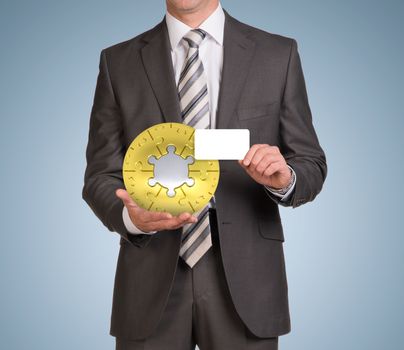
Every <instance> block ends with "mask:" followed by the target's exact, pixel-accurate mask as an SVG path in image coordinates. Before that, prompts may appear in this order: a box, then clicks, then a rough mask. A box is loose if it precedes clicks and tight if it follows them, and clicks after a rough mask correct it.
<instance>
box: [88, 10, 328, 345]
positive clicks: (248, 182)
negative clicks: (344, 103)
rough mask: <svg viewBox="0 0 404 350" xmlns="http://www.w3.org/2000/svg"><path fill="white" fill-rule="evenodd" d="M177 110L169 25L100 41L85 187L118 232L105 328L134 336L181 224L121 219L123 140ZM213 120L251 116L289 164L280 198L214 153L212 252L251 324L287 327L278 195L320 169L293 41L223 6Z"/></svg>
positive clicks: (143, 329)
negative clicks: (131, 226)
mask: <svg viewBox="0 0 404 350" xmlns="http://www.w3.org/2000/svg"><path fill="white" fill-rule="evenodd" d="M170 121H172V122H181V113H180V105H179V100H178V96H177V92H176V86H175V81H174V72H173V67H172V62H171V56H170V44H169V39H168V32H167V27H166V23H165V19H163V20H162V21H161V22H160V23H158V24H157V25H156V26H155V27H154V28H152V29H150V30H148V31H146V32H144V33H142V34H140V35H138V36H136V37H134V38H132V39H130V40H128V41H125V42H122V43H119V44H116V45H114V46H111V47H108V48H106V49H103V50H102V51H101V55H100V65H99V75H98V79H97V85H96V90H95V96H94V104H93V107H92V111H91V116H90V123H89V124H90V125H89V126H90V128H89V134H88V145H87V150H86V158H87V167H86V171H85V175H84V186H83V190H82V196H83V198H84V200H85V201H86V202H87V203H88V205H89V206H90V207H91V209H92V210H93V211H94V213H95V214H96V215H97V217H98V218H99V219H100V220H101V221H102V223H103V224H104V225H105V226H106V227H107V228H108V229H109V230H110V231H112V232H117V233H119V234H120V236H121V239H120V251H119V257H118V261H117V269H116V276H115V284H114V293H113V303H112V316H111V328H110V334H111V335H113V336H117V337H122V338H127V339H141V338H145V337H147V336H149V335H150V334H151V333H152V332H153V330H154V329H155V327H156V325H157V323H158V321H159V319H160V317H161V315H162V312H163V310H164V308H165V305H166V302H167V298H168V296H169V293H170V290H171V286H172V282H173V277H174V274H175V271H176V267H177V260H178V258H179V249H180V243H181V230H180V229H177V230H166V231H159V232H157V233H156V234H154V235H144V234H140V235H132V234H130V233H129V232H128V231H127V230H126V228H125V225H124V223H123V220H122V209H123V203H122V201H121V200H120V199H119V198H117V197H116V195H115V190H116V189H117V188H124V184H123V178H122V163H123V157H124V155H125V152H126V149H127V148H128V146H129V145H130V143H131V142H132V140H133V139H134V138H135V137H136V136H137V135H138V134H139V133H140V132H142V131H143V130H145V129H146V128H148V127H150V126H152V125H154V124H157V123H161V122H170ZM216 127H217V128H236V129H237V128H248V129H249V130H250V135H251V144H255V143H267V144H270V145H277V146H278V147H279V148H280V150H281V153H282V154H283V155H284V157H285V159H286V161H287V162H288V164H290V165H291V166H292V167H293V168H294V170H295V172H296V175H297V181H296V186H295V190H294V192H293V195H292V196H291V197H290V198H289V200H288V201H287V202H282V203H281V202H280V199H279V197H276V196H274V195H273V194H271V193H270V192H268V191H267V190H266V189H265V188H264V186H262V185H261V184H258V183H256V182H255V181H254V180H253V179H252V178H251V177H249V176H248V175H247V174H246V172H245V171H244V169H243V168H241V166H240V165H239V164H238V163H237V161H220V180H219V184H218V187H217V190H216V193H215V197H216V208H217V217H218V228H219V238H220V246H221V255H222V260H223V265H224V270H225V275H226V280H227V283H228V287H229V289H230V293H231V297H232V300H233V303H234V305H235V307H236V310H237V312H238V314H239V315H240V317H241V319H242V320H243V321H244V322H245V324H246V326H247V327H248V328H249V329H250V330H251V331H252V332H253V333H254V334H256V335H257V336H260V337H272V336H278V335H282V334H285V333H288V332H289V331H290V318H289V307H288V287H287V279H286V272H285V262H284V252H283V242H284V234H283V229H282V223H281V218H280V215H279V209H278V205H284V206H290V207H293V208H296V207H298V206H300V205H302V204H304V203H307V202H309V201H312V200H313V199H314V198H315V197H316V195H317V194H318V193H319V192H320V190H321V188H322V186H323V182H324V181H325V178H326V173H327V166H326V158H325V155H324V152H323V150H322V148H321V147H320V145H319V141H318V138H317V136H316V133H315V130H314V127H313V124H312V116H311V111H310V107H309V104H308V99H307V95H306V88H305V82H304V76H303V72H302V67H301V63H300V58H299V54H298V51H297V44H296V41H295V40H294V39H292V38H287V37H284V36H280V35H275V34H271V33H268V32H265V31H262V30H259V29H257V28H254V27H251V26H249V25H246V24H244V23H241V22H239V21H237V20H236V19H235V18H233V17H232V16H230V15H229V14H228V13H227V11H225V28H224V57H223V70H222V79H221V85H220V92H219V101H218V111H217V125H216Z"/></svg>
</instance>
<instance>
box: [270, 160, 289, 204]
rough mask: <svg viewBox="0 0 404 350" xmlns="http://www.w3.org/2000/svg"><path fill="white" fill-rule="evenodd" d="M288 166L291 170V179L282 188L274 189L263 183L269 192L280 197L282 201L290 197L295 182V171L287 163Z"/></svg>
mask: <svg viewBox="0 0 404 350" xmlns="http://www.w3.org/2000/svg"><path fill="white" fill-rule="evenodd" d="M288 167H289V169H290V170H291V171H292V181H291V183H290V184H289V185H288V186H287V187H285V188H282V189H274V188H272V187H270V186H267V185H264V186H265V188H266V189H267V190H268V191H269V192H271V193H272V194H273V195H275V196H277V197H280V198H281V201H282V202H284V201H286V200H287V199H288V198H289V197H290V195H291V194H292V192H293V190H294V188H295V184H296V173H295V171H294V170H293V168H292V167H291V166H290V165H289V164H288Z"/></svg>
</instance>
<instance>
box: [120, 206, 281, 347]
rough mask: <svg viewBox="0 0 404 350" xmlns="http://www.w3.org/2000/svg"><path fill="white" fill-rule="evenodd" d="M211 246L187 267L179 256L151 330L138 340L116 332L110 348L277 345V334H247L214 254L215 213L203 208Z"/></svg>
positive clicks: (216, 244)
mask: <svg viewBox="0 0 404 350" xmlns="http://www.w3.org/2000/svg"><path fill="white" fill-rule="evenodd" d="M209 215H210V223H211V234H212V247H211V248H210V249H209V250H208V251H207V252H206V253H205V255H204V256H203V257H202V258H201V259H200V260H199V261H198V262H197V263H196V265H195V266H194V267H193V268H192V269H191V268H190V267H189V266H188V265H187V264H186V263H185V262H184V260H183V259H182V258H179V259H178V266H177V270H176V273H175V276H174V282H173V286H172V290H171V292H170V295H169V298H168V302H167V306H166V308H165V310H164V312H163V315H162V318H161V320H160V322H159V323H158V325H157V328H156V329H155V331H154V333H153V334H152V335H151V336H150V337H148V338H146V339H142V340H126V339H121V338H116V350H191V349H195V347H196V345H198V347H199V349H200V350H250V349H251V350H277V349H278V337H272V338H259V337H256V336H255V335H253V334H252V333H251V332H250V331H249V330H248V328H247V327H246V326H245V325H244V323H243V322H242V320H241V319H240V317H239V316H238V314H237V312H236V310H235V308H234V305H233V303H232V300H231V296H230V294H229V290H228V286H227V283H226V279H225V275H224V270H223V265H222V259H221V255H220V247H219V239H218V229H217V217H216V211H215V209H213V208H211V209H209Z"/></svg>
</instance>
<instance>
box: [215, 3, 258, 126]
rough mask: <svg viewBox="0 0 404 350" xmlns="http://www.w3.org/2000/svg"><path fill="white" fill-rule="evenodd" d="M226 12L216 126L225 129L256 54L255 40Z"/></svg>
mask: <svg viewBox="0 0 404 350" xmlns="http://www.w3.org/2000/svg"><path fill="white" fill-rule="evenodd" d="M224 13H225V24H224V35H223V49H224V52H223V68H222V77H221V82H220V89H219V99H218V108H217V115H216V128H217V129H225V128H227V127H228V124H229V122H230V120H231V119H232V117H233V115H234V110H235V108H236V106H237V101H239V96H240V93H241V91H242V87H243V86H244V81H245V79H246V77H247V73H248V68H249V66H250V64H251V60H252V57H253V55H254V49H255V42H254V41H252V40H251V39H249V38H248V37H247V35H246V32H245V31H243V29H242V26H241V25H240V24H239V22H238V21H236V20H235V19H234V18H233V17H231V16H230V15H229V14H228V13H227V11H225V10H224Z"/></svg>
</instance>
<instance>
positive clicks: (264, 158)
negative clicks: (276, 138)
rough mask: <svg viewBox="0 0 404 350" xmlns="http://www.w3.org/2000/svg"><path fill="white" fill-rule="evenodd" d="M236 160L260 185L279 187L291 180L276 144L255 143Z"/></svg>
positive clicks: (288, 170)
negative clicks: (242, 156) (242, 157)
mask: <svg viewBox="0 0 404 350" xmlns="http://www.w3.org/2000/svg"><path fill="white" fill-rule="evenodd" d="M238 162H239V164H240V165H241V166H242V167H243V168H244V169H245V171H246V172H247V173H248V174H249V175H250V176H251V177H252V178H253V179H254V180H255V181H257V182H258V183H260V184H261V185H266V186H270V187H273V188H275V189H280V188H284V187H286V186H288V185H289V183H290V181H291V180H292V174H291V171H290V169H289V167H288V165H287V164H286V161H285V158H283V156H282V154H281V153H280V151H279V148H278V147H276V146H270V145H267V144H255V145H253V146H251V148H250V149H249V151H248V152H247V153H246V155H245V156H244V159H241V160H239V161H238Z"/></svg>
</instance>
